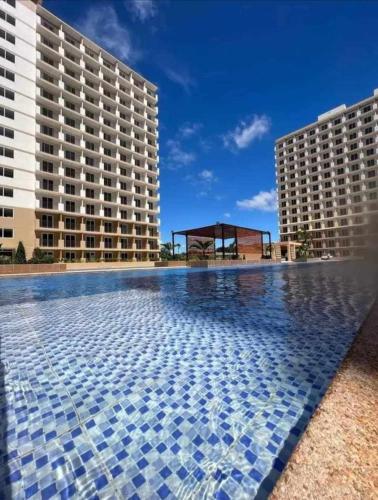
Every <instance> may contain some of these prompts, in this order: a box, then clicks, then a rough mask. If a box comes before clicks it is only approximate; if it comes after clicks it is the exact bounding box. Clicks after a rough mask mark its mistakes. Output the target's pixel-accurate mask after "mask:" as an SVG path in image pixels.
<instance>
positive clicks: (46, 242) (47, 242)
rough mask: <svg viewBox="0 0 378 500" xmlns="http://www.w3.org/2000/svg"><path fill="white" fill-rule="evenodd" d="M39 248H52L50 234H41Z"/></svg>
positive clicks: (51, 236) (52, 240)
mask: <svg viewBox="0 0 378 500" xmlns="http://www.w3.org/2000/svg"><path fill="white" fill-rule="evenodd" d="M41 246H43V247H53V246H54V235H52V234H42V237H41Z"/></svg>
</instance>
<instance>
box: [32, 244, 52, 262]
mask: <svg viewBox="0 0 378 500" xmlns="http://www.w3.org/2000/svg"><path fill="white" fill-rule="evenodd" d="M54 262H55V259H54V257H53V256H52V255H47V253H46V252H44V251H43V250H41V249H40V248H35V249H34V250H33V257H32V258H31V259H30V260H29V263H30V264H53V263H54Z"/></svg>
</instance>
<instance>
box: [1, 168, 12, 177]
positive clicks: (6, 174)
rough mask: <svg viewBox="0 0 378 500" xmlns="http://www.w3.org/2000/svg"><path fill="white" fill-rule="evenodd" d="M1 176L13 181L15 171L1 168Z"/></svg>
mask: <svg viewBox="0 0 378 500" xmlns="http://www.w3.org/2000/svg"><path fill="white" fill-rule="evenodd" d="M0 176H1V177H10V178H12V179H13V177H14V172H13V169H11V168H5V167H0Z"/></svg>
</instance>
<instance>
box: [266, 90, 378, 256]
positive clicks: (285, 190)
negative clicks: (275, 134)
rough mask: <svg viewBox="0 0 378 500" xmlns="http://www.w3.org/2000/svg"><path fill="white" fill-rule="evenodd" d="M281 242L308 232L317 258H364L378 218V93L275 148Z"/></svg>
mask: <svg viewBox="0 0 378 500" xmlns="http://www.w3.org/2000/svg"><path fill="white" fill-rule="evenodd" d="M275 157H276V181H277V187H278V204H279V225H280V237H281V241H295V239H296V233H297V231H298V230H300V229H305V230H306V231H308V233H309V234H310V235H311V238H312V247H313V252H314V255H315V256H321V255H323V254H325V253H330V254H333V255H336V256H351V255H358V254H360V253H361V252H362V251H364V249H365V247H366V245H367V243H368V239H369V220H371V219H372V216H374V215H378V90H375V91H374V95H373V96H371V97H368V98H367V99H364V100H363V101H360V102H358V103H356V104H353V105H351V106H348V107H347V106H346V105H342V106H339V107H337V108H335V109H332V110H331V111H328V112H327V113H324V114H322V115H320V116H318V119H317V121H316V122H315V123H311V124H310V125H307V126H306V127H303V128H301V129H299V130H296V131H294V132H291V133H290V134H288V135H285V136H284V137H281V138H279V139H277V141H276V145H275Z"/></svg>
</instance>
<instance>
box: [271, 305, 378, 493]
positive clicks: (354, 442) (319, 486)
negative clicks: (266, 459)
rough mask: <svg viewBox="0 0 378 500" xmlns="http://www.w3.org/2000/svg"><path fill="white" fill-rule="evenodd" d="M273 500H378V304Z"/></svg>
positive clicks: (324, 400)
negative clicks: (377, 499)
mask: <svg viewBox="0 0 378 500" xmlns="http://www.w3.org/2000/svg"><path fill="white" fill-rule="evenodd" d="M270 498H271V500H288V499H290V500H296V499H298V500H299V499H300V500H310V499H314V500H315V499H316V500H318V499H319V498H321V499H322V500H324V499H329V500H331V499H332V500H336V499H337V500H339V499H346V498H347V499H348V500H357V499H358V500H359V499H361V500H370V499H371V500H373V499H376V498H378V301H377V302H376V303H375V306H374V307H373V310H372V311H371V313H370V315H369V316H368V318H367V320H366V321H365V323H364V325H363V326H362V329H361V331H360V333H359V335H358V336H357V338H356V340H355V342H354V344H353V346H352V348H351V350H350V351H349V353H348V355H347V357H346V358H345V360H344V362H343V364H342V366H341V369H340V370H339V372H338V374H337V375H336V377H335V379H334V381H333V382H332V384H331V386H330V388H329V389H328V391H327V393H326V395H325V397H324V399H323V401H322V402H321V404H320V406H319V408H318V409H317V411H316V412H315V414H314V416H313V418H312V420H311V422H310V424H309V426H308V428H307V430H306V432H305V434H304V435H303V437H302V439H301V441H300V443H299V445H298V447H297V448H296V450H295V451H294V453H293V455H292V457H291V459H290V461H289V463H288V465H287V467H286V469H285V470H284V472H283V474H282V476H281V478H280V479H279V481H278V483H277V485H276V487H275V489H274V491H273V493H272V495H271V497H270Z"/></svg>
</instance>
